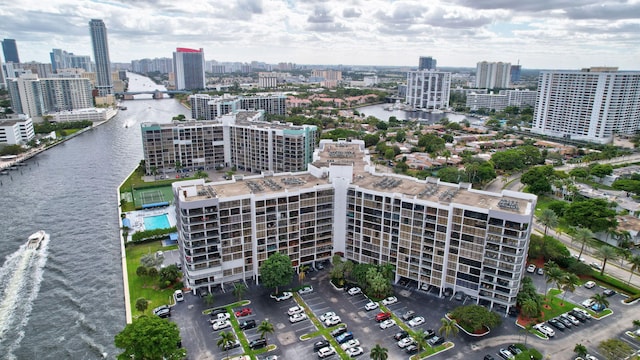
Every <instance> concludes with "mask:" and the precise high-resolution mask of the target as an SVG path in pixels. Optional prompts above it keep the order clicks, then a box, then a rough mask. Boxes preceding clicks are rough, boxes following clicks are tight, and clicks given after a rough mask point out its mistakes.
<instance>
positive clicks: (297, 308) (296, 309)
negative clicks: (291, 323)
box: [287, 306, 304, 316]
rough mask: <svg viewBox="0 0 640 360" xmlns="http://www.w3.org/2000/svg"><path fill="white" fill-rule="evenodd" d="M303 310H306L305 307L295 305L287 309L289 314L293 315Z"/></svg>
mask: <svg viewBox="0 0 640 360" xmlns="http://www.w3.org/2000/svg"><path fill="white" fill-rule="evenodd" d="M301 312H304V309H303V308H302V307H301V306H294V307H290V308H289V311H287V315H289V316H292V315H295V314H300V313H301Z"/></svg>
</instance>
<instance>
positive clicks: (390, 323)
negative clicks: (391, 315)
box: [380, 319, 396, 330]
mask: <svg viewBox="0 0 640 360" xmlns="http://www.w3.org/2000/svg"><path fill="white" fill-rule="evenodd" d="M395 325H396V321H395V320H393V319H387V320H385V321H383V322H381V323H380V329H383V330H384V329H388V328H390V327H392V326H395Z"/></svg>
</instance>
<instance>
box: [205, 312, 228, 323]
mask: <svg viewBox="0 0 640 360" xmlns="http://www.w3.org/2000/svg"><path fill="white" fill-rule="evenodd" d="M229 319H231V315H230V314H229V313H222V314H218V315H216V317H215V318H213V319H211V320H209V321H210V322H211V324H215V323H217V322H218V321H225V320H229Z"/></svg>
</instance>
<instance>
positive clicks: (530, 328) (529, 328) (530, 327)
mask: <svg viewBox="0 0 640 360" xmlns="http://www.w3.org/2000/svg"><path fill="white" fill-rule="evenodd" d="M524 330H525V332H524V346H525V347H527V337H528V336H529V333H530V332H531V330H533V324H532V323H528V324H527V326H525V328H524Z"/></svg>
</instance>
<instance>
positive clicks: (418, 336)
mask: <svg viewBox="0 0 640 360" xmlns="http://www.w3.org/2000/svg"><path fill="white" fill-rule="evenodd" d="M426 335H427V332H426V331H424V329H418V330H416V333H415V336H414V340H415V341H416V345H418V352H420V351H422V349H425V348H426V347H427V340H425V337H426Z"/></svg>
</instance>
